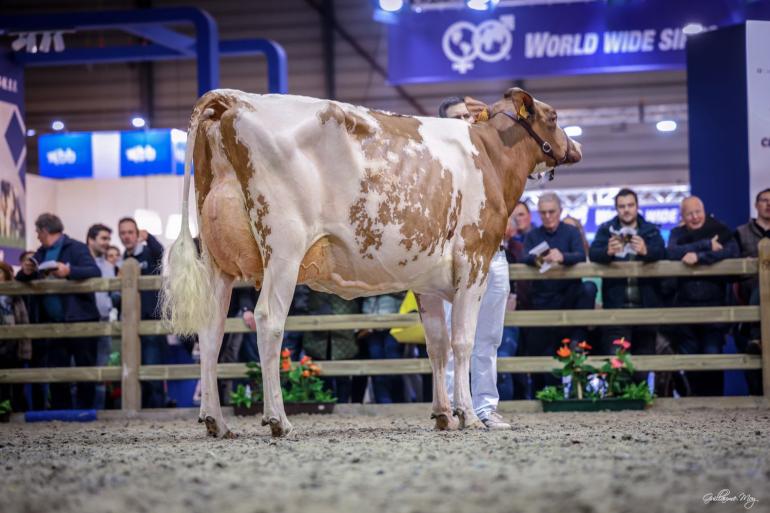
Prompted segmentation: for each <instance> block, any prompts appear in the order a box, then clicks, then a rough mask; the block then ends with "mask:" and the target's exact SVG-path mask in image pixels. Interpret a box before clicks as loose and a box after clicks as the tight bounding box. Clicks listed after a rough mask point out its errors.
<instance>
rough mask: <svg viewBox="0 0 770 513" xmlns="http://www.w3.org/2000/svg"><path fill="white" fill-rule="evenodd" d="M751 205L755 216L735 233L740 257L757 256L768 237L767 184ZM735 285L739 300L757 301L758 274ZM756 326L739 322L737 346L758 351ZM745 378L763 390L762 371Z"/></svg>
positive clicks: (755, 389)
mask: <svg viewBox="0 0 770 513" xmlns="http://www.w3.org/2000/svg"><path fill="white" fill-rule="evenodd" d="M754 208H756V210H757V217H756V218H755V219H750V220H749V222H748V223H746V224H744V225H741V226H739V227H738V230H737V231H736V233H735V238H736V240H737V243H738V249H739V251H740V256H741V258H749V257H750V258H758V257H759V242H760V241H761V240H762V239H764V238H770V188H768V189H765V190H763V191H760V192H759V194H757V198H756V201H755V202H754ZM736 289H737V290H736V292H737V296H738V303H739V304H743V305H759V278H758V277H756V276H753V277H751V278H747V279H746V280H743V281H741V282H739V283H738V284H737V287H736ZM759 328H760V327H759V323H750V324H747V325H744V326H741V328H740V329H739V330H738V331H737V333H736V337H735V343H736V345H737V347H738V350H740V351H743V352H745V353H749V354H760V353H761V350H762V345H761V344H760V332H759ZM746 381H747V382H748V385H749V393H751V394H752V395H761V394H762V372H761V371H758V370H752V371H746Z"/></svg>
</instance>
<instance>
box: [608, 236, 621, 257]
mask: <svg viewBox="0 0 770 513" xmlns="http://www.w3.org/2000/svg"><path fill="white" fill-rule="evenodd" d="M621 251H623V243H622V242H620V238H618V237H616V236H615V235H613V236H612V237H610V242H609V243H608V244H607V254H608V255H609V256H615V255H617V254H618V253H620V252H621Z"/></svg>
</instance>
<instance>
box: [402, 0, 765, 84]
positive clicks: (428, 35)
mask: <svg viewBox="0 0 770 513" xmlns="http://www.w3.org/2000/svg"><path fill="white" fill-rule="evenodd" d="M749 13H753V15H755V16H767V15H770V2H767V1H764V0H763V1H757V2H753V3H745V2H736V1H732V0H712V1H710V2H691V1H685V0H636V1H633V2H629V3H627V4H618V5H615V4H608V3H607V2H604V1H595V2H577V3H570V4H541V5H531V6H521V7H512V8H498V9H495V10H493V11H484V12H478V11H473V10H470V9H454V10H443V11H428V12H422V13H417V12H413V11H405V12H403V13H401V14H399V16H398V20H399V21H398V23H396V24H391V25H389V27H388V78H389V81H390V82H391V83H394V84H403V83H414V82H440V81H455V80H479V79H495V78H498V79H499V78H522V77H530V76H545V75H570V74H584V73H617V72H628V71H645V70H660V69H679V68H684V67H685V53H684V49H685V46H686V44H687V35H686V34H684V33H683V31H682V29H683V27H684V26H685V25H687V24H688V23H696V22H697V23H700V24H701V25H703V26H704V27H705V28H707V29H708V28H715V27H718V26H723V25H729V24H735V23H740V22H741V21H743V20H745V19H746V16H747V15H748V14H749Z"/></svg>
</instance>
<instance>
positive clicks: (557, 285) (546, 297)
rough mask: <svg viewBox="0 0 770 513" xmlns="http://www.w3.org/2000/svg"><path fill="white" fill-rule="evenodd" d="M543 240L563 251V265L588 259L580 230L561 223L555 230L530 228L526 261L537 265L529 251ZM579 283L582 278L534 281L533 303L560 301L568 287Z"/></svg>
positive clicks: (525, 241)
mask: <svg viewBox="0 0 770 513" xmlns="http://www.w3.org/2000/svg"><path fill="white" fill-rule="evenodd" d="M543 241H546V242H548V246H549V247H551V248H556V249H558V250H559V251H561V252H562V254H563V255H564V262H563V263H562V265H575V264H577V263H579V262H585V261H586V253H585V249H584V248H583V239H582V237H581V236H580V230H578V229H577V228H575V227H574V226H570V225H568V224H566V223H559V226H557V227H556V230H554V231H553V232H548V231H547V230H546V229H545V228H544V227H542V226H540V227H538V228H534V229H532V230H530V232H529V233H528V234H527V238H526V239H525V240H524V253H525V256H524V263H526V264H527V265H535V257H534V256H533V255H530V254H529V251H530V250H531V249H532V248H534V247H535V246H537V245H538V244H540V243H541V242H543ZM578 285H580V280H537V281H534V282H533V283H532V297H531V300H532V305H533V306H534V307H535V308H542V307H544V306H548V305H550V304H551V303H558V302H560V300H561V299H560V298H561V296H562V295H563V294H564V293H565V292H566V290H567V289H569V288H570V287H574V286H578Z"/></svg>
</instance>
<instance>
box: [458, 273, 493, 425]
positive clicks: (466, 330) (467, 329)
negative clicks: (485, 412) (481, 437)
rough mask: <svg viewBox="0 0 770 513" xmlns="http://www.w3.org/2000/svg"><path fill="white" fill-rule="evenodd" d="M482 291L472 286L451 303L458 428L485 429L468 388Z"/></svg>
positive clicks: (460, 292)
mask: <svg viewBox="0 0 770 513" xmlns="http://www.w3.org/2000/svg"><path fill="white" fill-rule="evenodd" d="M483 293H484V287H482V286H480V285H471V286H470V287H468V288H467V289H466V288H463V287H462V286H461V287H460V290H459V291H458V292H457V294H455V299H454V301H453V302H452V337H451V338H452V353H453V355H454V398H455V401H454V404H455V413H456V414H457V416H458V417H459V420H460V428H461V429H465V428H473V429H486V427H485V426H484V424H483V423H482V422H481V421H480V420H479V418H478V417H477V416H476V412H475V411H474V409H473V402H472V399H471V387H470V361H471V353H472V352H473V341H474V338H475V335H476V324H477V322H478V317H479V306H480V305H481V296H482V294H483Z"/></svg>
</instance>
